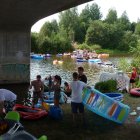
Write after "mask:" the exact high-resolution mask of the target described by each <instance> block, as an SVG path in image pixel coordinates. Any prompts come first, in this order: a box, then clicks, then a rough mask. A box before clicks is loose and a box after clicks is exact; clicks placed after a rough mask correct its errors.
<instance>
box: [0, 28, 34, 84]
mask: <svg viewBox="0 0 140 140" xmlns="http://www.w3.org/2000/svg"><path fill="white" fill-rule="evenodd" d="M15 27H16V26H13V27H11V28H8V29H7V28H5V29H0V84H13V83H29V82H30V46H31V45H30V29H27V28H22V27H21V28H20V27H18V28H17V27H16V28H15Z"/></svg>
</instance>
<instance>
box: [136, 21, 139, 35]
mask: <svg viewBox="0 0 140 140" xmlns="http://www.w3.org/2000/svg"><path fill="white" fill-rule="evenodd" d="M135 34H137V35H139V36H140V22H138V23H137V24H136V28H135Z"/></svg>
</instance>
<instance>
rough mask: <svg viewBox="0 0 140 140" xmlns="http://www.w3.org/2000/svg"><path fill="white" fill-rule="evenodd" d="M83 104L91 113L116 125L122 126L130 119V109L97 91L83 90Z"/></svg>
mask: <svg viewBox="0 0 140 140" xmlns="http://www.w3.org/2000/svg"><path fill="white" fill-rule="evenodd" d="M83 103H84V105H85V107H86V108H87V109H89V110H90V111H92V112H94V113H96V114H98V115H100V116H102V117H104V118H106V119H109V120H111V121H114V122H116V123H119V124H122V123H123V122H124V121H125V120H126V119H127V117H128V115H129V112H130V107H129V106H127V105H125V104H123V103H121V102H119V101H116V100H114V99H112V98H111V97H108V96H107V95H105V94H102V93H101V92H99V91H98V90H96V89H87V88H85V89H84V90H83Z"/></svg>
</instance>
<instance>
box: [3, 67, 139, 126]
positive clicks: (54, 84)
mask: <svg viewBox="0 0 140 140" xmlns="http://www.w3.org/2000/svg"><path fill="white" fill-rule="evenodd" d="M137 76H138V74H137V70H136V68H133V69H132V73H131V76H130V85H131V88H134V87H135V82H136V78H137ZM72 78H73V80H72V81H71V83H68V82H64V87H63V91H64V93H65V94H66V95H67V96H68V97H70V98H71V111H72V114H73V122H74V123H76V122H77V121H76V120H77V116H78V114H80V116H81V118H82V120H83V122H85V117H84V105H83V103H82V90H83V88H84V87H88V88H90V87H89V86H87V77H86V75H85V74H84V68H83V67H78V69H77V72H73V74H72ZM46 79H47V80H48V81H49V82H48V91H53V92H54V106H57V107H59V100H60V97H61V91H62V89H61V81H62V79H61V77H60V76H59V75H55V76H53V77H52V76H49V77H47V78H46ZM29 88H30V89H31V88H33V100H32V108H34V107H35V104H37V103H38V99H41V101H42V102H43V101H44V97H43V93H44V83H43V81H42V79H41V76H40V75H37V76H36V80H33V81H31V84H30V87H29ZM16 99H17V95H16V94H15V93H13V92H12V91H10V90H7V89H0V115H1V114H3V112H5V113H7V112H8V111H11V110H12V108H13V106H14V105H15V103H16ZM3 108H4V110H3Z"/></svg>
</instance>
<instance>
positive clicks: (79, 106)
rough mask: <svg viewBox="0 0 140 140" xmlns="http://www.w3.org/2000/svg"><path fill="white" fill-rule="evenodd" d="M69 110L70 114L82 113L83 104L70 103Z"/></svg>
mask: <svg viewBox="0 0 140 140" xmlns="http://www.w3.org/2000/svg"><path fill="white" fill-rule="evenodd" d="M71 109H72V113H76V114H77V113H78V111H79V113H84V105H83V103H75V102H71Z"/></svg>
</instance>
